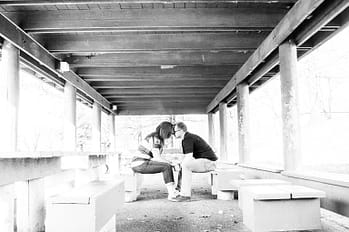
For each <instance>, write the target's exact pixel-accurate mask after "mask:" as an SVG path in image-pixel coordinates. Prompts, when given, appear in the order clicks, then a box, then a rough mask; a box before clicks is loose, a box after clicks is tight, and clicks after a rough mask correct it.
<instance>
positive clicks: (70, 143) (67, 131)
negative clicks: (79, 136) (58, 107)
mask: <svg viewBox="0 0 349 232" xmlns="http://www.w3.org/2000/svg"><path fill="white" fill-rule="evenodd" d="M64 150H65V151H75V150H76V88H75V87H74V86H73V85H72V84H70V83H69V82H66V83H65V86H64Z"/></svg>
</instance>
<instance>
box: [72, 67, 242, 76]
mask: <svg viewBox="0 0 349 232" xmlns="http://www.w3.org/2000/svg"><path fill="white" fill-rule="evenodd" d="M235 68H236V67H235V66H232V65H217V66H167V67H163V68H161V67H160V66H156V67H118V68H111V67H107V68H99V67H93V68H89V67H84V68H78V69H77V70H76V72H77V73H78V74H79V75H80V76H83V77H96V76H100V77H139V76H144V77H151V76H162V75H164V76H167V75H168V76H173V77H175V76H177V75H178V76H181V75H183V76H188V77H197V76H203V77H204V76H211V75H213V76H214V75H217V76H222V75H231V74H233V73H235Z"/></svg>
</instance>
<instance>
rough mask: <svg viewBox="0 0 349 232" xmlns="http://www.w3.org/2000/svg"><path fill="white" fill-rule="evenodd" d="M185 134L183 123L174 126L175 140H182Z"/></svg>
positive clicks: (185, 128) (185, 129)
mask: <svg viewBox="0 0 349 232" xmlns="http://www.w3.org/2000/svg"><path fill="white" fill-rule="evenodd" d="M185 132H187V126H186V125H185V124H184V123H183V122H178V123H176V124H175V127H174V131H173V134H174V136H175V137H176V138H183V137H184V134H185Z"/></svg>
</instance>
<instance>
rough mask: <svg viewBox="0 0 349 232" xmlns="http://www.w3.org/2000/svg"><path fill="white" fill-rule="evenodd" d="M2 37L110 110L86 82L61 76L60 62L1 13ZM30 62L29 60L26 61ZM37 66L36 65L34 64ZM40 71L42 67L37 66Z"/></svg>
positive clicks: (68, 74) (0, 27)
mask: <svg viewBox="0 0 349 232" xmlns="http://www.w3.org/2000/svg"><path fill="white" fill-rule="evenodd" d="M0 36H1V37H3V38H4V39H6V40H8V41H10V42H11V43H12V44H13V45H14V46H15V47H17V48H18V49H19V50H20V51H21V52H22V53H25V54H26V55H28V56H29V57H31V58H32V59H33V60H35V62H38V63H39V64H40V66H44V67H45V69H46V68H47V69H48V70H49V71H50V73H53V74H56V75H57V76H58V77H59V78H63V79H64V80H65V81H68V82H70V83H71V84H72V85H73V86H75V87H76V88H77V89H79V90H81V91H82V92H84V93H85V94H87V95H88V96H90V97H91V98H92V99H94V100H95V101H97V102H98V103H99V104H100V105H101V106H103V107H104V108H106V109H107V110H110V103H109V102H108V101H107V100H106V99H105V98H104V97H102V96H101V95H100V94H99V93H98V92H97V91H96V90H95V89H93V88H92V87H91V86H89V85H88V84H87V83H86V82H85V81H84V80H82V79H81V78H80V77H79V76H78V75H76V74H75V73H73V72H69V73H64V74H61V73H59V72H57V71H56V64H57V62H58V60H56V58H55V57H54V56H53V55H52V54H50V52H48V51H47V50H46V49H45V48H44V47H42V46H41V45H40V44H39V43H38V42H37V41H35V40H34V39H33V38H32V37H30V36H29V35H28V34H26V33H25V32H24V31H23V30H22V29H21V28H19V27H18V26H16V25H15V24H14V23H13V22H11V21H10V20H9V19H8V18H7V17H5V16H4V15H3V14H1V13H0ZM26 60H28V61H29V59H26ZM33 65H35V64H33ZM37 68H38V69H42V67H39V66H37ZM43 72H45V73H47V70H44V69H43Z"/></svg>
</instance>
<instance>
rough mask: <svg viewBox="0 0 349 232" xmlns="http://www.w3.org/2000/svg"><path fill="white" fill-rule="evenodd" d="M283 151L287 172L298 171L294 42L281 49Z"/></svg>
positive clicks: (299, 150)
mask: <svg viewBox="0 0 349 232" xmlns="http://www.w3.org/2000/svg"><path fill="white" fill-rule="evenodd" d="M279 57H280V79H281V108H282V120H283V125H282V128H283V151H284V165H285V170H288V171H291V170H295V169H297V167H298V165H299V163H300V158H301V146H300V125H299V110H298V86H297V49H296V45H295V44H294V42H293V41H287V42H285V43H283V44H282V45H280V47H279Z"/></svg>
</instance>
